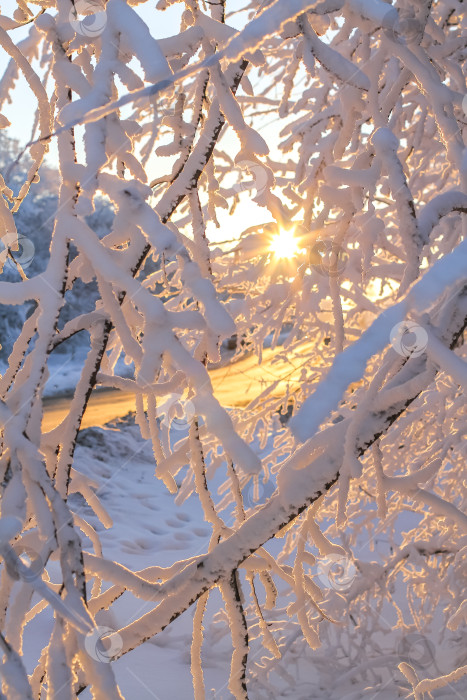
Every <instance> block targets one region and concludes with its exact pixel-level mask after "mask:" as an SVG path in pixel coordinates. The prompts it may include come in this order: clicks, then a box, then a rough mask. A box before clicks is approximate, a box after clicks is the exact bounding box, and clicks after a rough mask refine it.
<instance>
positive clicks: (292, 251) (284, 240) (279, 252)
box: [270, 228, 298, 258]
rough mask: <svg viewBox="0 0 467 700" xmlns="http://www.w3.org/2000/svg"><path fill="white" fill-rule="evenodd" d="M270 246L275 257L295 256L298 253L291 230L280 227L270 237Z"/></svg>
mask: <svg viewBox="0 0 467 700" xmlns="http://www.w3.org/2000/svg"><path fill="white" fill-rule="evenodd" d="M270 248H271V250H272V252H273V253H274V255H275V256H276V258H293V257H295V255H297V253H298V244H297V240H296V238H295V236H294V234H293V231H292V230H291V229H284V228H281V229H280V230H279V233H276V235H275V236H274V238H273V239H272V241H271V245H270Z"/></svg>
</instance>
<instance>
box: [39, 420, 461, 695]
mask: <svg viewBox="0 0 467 700" xmlns="http://www.w3.org/2000/svg"><path fill="white" fill-rule="evenodd" d="M177 437H181V434H180V431H177ZM271 446H272V440H270V441H269V443H268V444H267V445H266V447H265V448H264V450H263V451H260V450H259V448H258V446H256V450H257V451H258V452H260V453H261V456H263V457H264V454H265V452H267V451H268V450H269V449H271ZM74 468H75V469H76V470H77V471H78V472H81V473H83V474H86V475H88V476H89V477H90V478H91V479H93V480H94V481H95V482H97V484H98V486H97V489H95V491H96V494H97V496H98V497H99V499H100V501H101V503H102V505H103V506H104V507H105V509H106V510H107V512H108V514H109V515H110V517H111V518H112V520H113V526H112V527H110V528H109V529H105V528H104V527H103V525H102V524H101V523H100V521H99V520H98V518H97V516H96V515H95V513H94V512H93V511H92V509H91V508H90V507H89V506H88V505H87V503H86V502H85V501H84V499H83V497H82V496H81V495H80V494H78V493H76V494H72V495H71V496H70V506H71V507H72V509H73V511H74V512H75V513H76V514H77V515H79V516H80V517H81V518H83V519H85V520H86V521H87V522H88V523H90V524H91V525H92V526H93V527H94V528H95V529H96V531H97V532H98V534H99V538H100V541H101V543H102V547H103V556H104V557H106V558H107V559H109V560H114V561H117V562H119V563H121V564H123V565H125V566H127V567H128V568H130V569H131V570H133V571H138V570H141V569H144V568H146V567H148V566H153V565H157V566H164V567H165V566H170V565H172V564H173V563H174V562H176V561H177V560H183V559H186V558H189V557H193V556H196V555H198V554H202V553H205V552H206V551H207V550H208V546H209V541H210V535H211V526H210V525H208V524H206V523H205V522H204V520H203V513H202V509H201V506H200V503H199V500H198V497H197V495H196V494H195V495H192V496H190V497H189V498H188V499H187V500H186V501H185V502H184V503H182V504H181V505H177V504H175V501H174V496H173V495H171V494H170V493H169V492H168V490H167V489H166V488H165V486H164V484H163V483H162V482H161V481H159V480H158V479H156V478H155V476H154V469H155V464H154V457H153V453H152V448H151V444H150V442H149V441H145V440H143V439H142V438H141V436H140V434H139V428H138V426H137V425H135V423H134V417H133V416H131V415H130V416H127V417H126V418H125V419H119V420H117V421H115V422H113V423H111V424H108V425H106V426H105V427H103V428H97V427H95V428H88V429H86V430H83V431H82V432H81V434H80V437H79V445H78V447H77V450H76V456H75V463H74ZM224 479H225V474H224V473H223V471H222V469H220V470H218V472H217V474H216V475H215V477H214V478H213V479H212V480H211V481H210V485H211V488H212V492H213V493H216V492H217V488H218V487H219V486H220V485H221V483H222V482H223V481H224ZM178 483H181V479H180V480H179V481H178ZM273 488H274V485H273V483H272V482H271V483H268V484H266V486H262V487H261V488H260V492H259V496H260V501H261V500H264V499H265V498H267V497H268V496H269V495H270V494H271V493H272V491H273ZM219 500H220V498H219ZM247 501H248V502H249V504H250V505H254V504H253V496H252V494H249V497H248V498H247ZM223 517H224V519H225V521H226V524H227V525H230V524H232V519H230V520H229V517H230V518H231V516H229V510H228V509H227V510H226V511H224V512H223ZM82 541H83V545H84V549H85V550H87V551H93V550H92V547H91V542H90V540H89V539H88V538H86V537H84V536H83V539H82ZM267 549H268V550H269V551H270V552H271V553H272V554H277V551H278V550H279V549H280V545H279V544H278V542H271V543H269V544H268V546H267ZM276 550H277V551H276ZM361 554H362V557H363V558H366V559H369V560H371V559H374V558H375V555H376V552H375V551H373V552H369V551H366V553H364V552H363V551H362V552H361ZM56 566H57V564H56V563H55V562H51V564H50V566H48V570H49V573H51V574H52V575H53V571H54V567H56ZM57 580H58V579H57ZM318 583H319V581H318ZM277 585H278V589H279V598H278V605H277V607H276V609H275V610H274V611H272V612H270V613H268V612H265V617H266V619H267V620H268V623H269V625H270V629H271V631H272V633H273V635H274V636H275V637H276V639H278V640H279V639H280V638H282V639H283V634H284V632H285V629H284V627H283V624H282V623H281V622H280V620H284V619H287V614H286V608H287V606H288V605H289V604H290V603H291V602H292V600H293V599H292V598H291V596H290V589H289V588H288V587H287V585H286V584H284V583H283V582H281V581H278V582H277ZM259 593H261V592H260V591H259ZM328 594H329V595H331V596H334V599H333V600H334V601H335V603H333V605H335V608H334V612H335V615H333V617H337V618H339V616H340V613H339V610H340V612H341V613H342V619H343V620H344V619H345V618H346V616H345V612H344V607H343V598H342V597H340V598H339V595H338V593H335V592H334V591H328ZM260 598H261V595H260ZM339 600H340V605H339ZM154 605H155V604H154V603H151V602H144V601H141V600H138V599H136V598H135V597H134V596H133V595H132V594H129V593H125V595H124V596H122V597H121V598H120V599H119V600H117V601H116V603H115V604H114V605H113V606H112V612H111V613H110V612H108V611H102V612H101V613H99V614H98V615H97V623H98V625H100V626H105V627H108V628H111V629H115V630H117V629H119V628H121V627H124V626H126V625H127V624H129V623H130V622H132V621H133V620H135V619H137V618H139V617H140V616H141V615H142V614H144V613H145V612H148V611H149V610H151V609H152V608H153V607H154ZM193 613H194V606H192V608H191V609H190V610H188V611H187V612H186V613H184V614H183V615H182V616H181V617H180V618H179V619H178V620H176V621H175V622H173V623H172V624H171V625H170V626H169V627H168V628H166V630H164V631H163V632H162V633H160V634H159V635H157V637H155V638H153V639H152V640H150V641H148V642H146V643H145V644H144V645H142V646H141V647H139V648H137V649H135V650H134V651H132V652H130V653H129V654H127V655H125V656H123V657H122V658H120V659H119V660H118V661H116V662H113V667H114V671H115V674H116V677H117V680H118V683H119V686H120V688H121V691H122V693H123V695H124V697H125V698H126V700H154V699H155V700H173V699H174V698H176V699H177V700H190V699H191V698H193V689H192V682H191V673H190V645H191V633H192V622H193ZM278 620H279V622H278ZM51 623H52V620H51V616H50V614H49V613H48V612H45V613H41V614H40V615H38V616H37V618H36V619H35V620H34V621H33V622H32V625H34V629H35V631H36V634H35V635H33V639H32V641H31V637H30V636H29V635H28V638H27V641H26V644H25V658H26V659H29V663H30V668H31V669H32V668H33V667H34V665H35V663H36V660H37V657H38V655H39V652H40V649H41V647H42V645H43V640H44V639H45V638H47V635H48V634H49V633H50V630H51ZM248 623H249V632H250V648H251V651H250V656H249V673H250V674H252V673H253V676H254V677H252V678H251V679H250V681H249V683H250V695H249V697H250V700H269V699H270V698H288V699H289V700H312V699H314V698H323V700H338V699H339V700H342V698H345V700H356V699H357V698H361V697H365V698H369V699H372V700H394V699H395V698H396V697H406V696H407V695H406V693H405V691H403V690H402V688H400V685H401V681H402V676H401V675H400V674H399V672H398V671H397V664H398V663H399V661H400V659H398V658H397V656H396V657H394V656H393V657H390V658H389V657H388V658H389V660H385V659H384V658H383V659H381V661H379V660H378V659H377V658H376V661H377V663H376V664H375V670H376V671H377V673H378V674H379V673H381V677H382V678H383V677H384V680H383V682H382V683H380V684H377V685H378V686H379V687H378V688H375V686H374V685H373V684H371V683H370V684H367V685H366V687H365V685H362V684H361V683H358V684H356V685H354V683H355V679H352V677H351V674H352V670H353V669H354V667H355V659H358V660H359V663H360V662H361V661H362V659H361V658H360V659H359V655H358V650H354V651H352V650H351V649H350V650H349V658H348V659H342V658H341V659H336V658H335V656H334V647H333V643H334V642H335V638H334V637H333V635H336V634H337V635H345V634H346V633H347V632H346V628H347V622H345V623H344V626H343V627H339V629H336V628H335V629H333V630H331V632H330V634H329V635H324V637H323V640H322V641H323V646H322V647H321V648H320V649H319V650H317V651H314V652H313V651H311V650H310V649H309V648H308V647H306V645H305V644H304V643H303V641H302V634H301V630H300V628H299V626H298V624H297V622H296V621H294V620H293V618H292V619H291V620H290V621H289V622H288V623H287V625H288V627H287V634H288V640H287V649H286V651H285V654H284V657H283V660H282V661H281V662H280V663H276V662H275V661H272V662H271V664H270V666H271V671H272V673H271V675H270V679H269V681H268V679H267V677H266V674H265V669H264V662H263V661H262V657H263V655H264V650H263V649H262V648H261V646H260V644H259V639H258V628H257V623H256V622H255V623H254V624H253V620H252V619H250V618H249V619H248ZM348 624H349V625H350V623H348ZM204 626H205V641H204V644H203V654H202V656H203V663H204V673H205V683H206V698H207V699H208V700H214V699H215V700H231V699H232V697H233V696H232V695H231V693H230V692H229V690H228V687H227V685H228V673H229V667H230V653H231V642H230V636H229V631H228V627H227V624H226V619H225V617H224V615H223V612H222V601H221V597H220V594H219V592H218V591H217V590H214V591H213V592H212V593H211V595H210V599H209V604H208V608H207V613H206V617H205V623H204ZM389 629H390V625H389V624H388V632H389ZM381 642H382V644H381V648H383V649H384V647H385V643H386V645H387V644H388V639H386V640H381ZM422 651H424V650H423V649H422ZM379 654H380V651H379V650H375V657H378V655H379ZM366 660H367V659H366V658H365V659H364V661H366ZM357 665H358V663H357ZM389 667H392V670H391V671H390V672H388V668H389ZM448 667H449V664H447V668H448ZM334 669H335V670H334ZM426 670H427V669H425V671H426ZM432 670H433V675H436V673H437V671H438V670H439V669H438V668H436V669H432ZM428 672H429V671H428ZM329 673H331V678H332V680H331V682H329ZM323 674H324V675H323ZM349 674H350V676H349ZM325 678H326V679H327V680H324V679H325ZM385 686H386V687H385ZM324 688H326V689H324ZM449 692H451V691H449V689H448V694H446V690H444V691H442V692H441V694H439V695H436V694H435V696H434V697H438V698H448V697H453V698H456V697H462V695H461V696H459V695H458V693H457V692H455V691H453V693H454V694H452V695H449ZM81 698H82V700H90V698H91V693H90V691H89V689H87V690H86V691H84V692H83V693H82V694H80V700H81Z"/></svg>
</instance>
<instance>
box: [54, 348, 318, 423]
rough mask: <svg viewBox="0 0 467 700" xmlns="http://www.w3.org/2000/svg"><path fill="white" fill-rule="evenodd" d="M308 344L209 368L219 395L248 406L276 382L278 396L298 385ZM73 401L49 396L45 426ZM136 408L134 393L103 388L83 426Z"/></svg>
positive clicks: (223, 399) (231, 403)
mask: <svg viewBox="0 0 467 700" xmlns="http://www.w3.org/2000/svg"><path fill="white" fill-rule="evenodd" d="M307 348H308V344H307V343H304V344H303V346H301V352H300V357H297V353H296V352H295V353H294V354H293V355H292V356H291V357H290V358H284V355H283V353H282V352H280V350H281V349H280V348H279V349H276V350H271V349H269V348H266V349H265V350H264V351H263V361H262V363H261V365H259V364H258V359H257V356H256V355H255V354H251V355H248V356H247V357H244V358H242V359H241V360H239V361H238V362H231V363H229V364H227V365H223V366H221V367H217V368H215V369H212V370H211V371H210V377H211V381H212V384H213V387H214V393H215V396H216V398H217V399H218V400H219V401H220V403H221V404H222V405H223V406H246V405H247V404H249V403H250V402H251V401H252V400H253V399H255V398H256V397H257V396H258V395H259V394H260V393H261V392H262V391H264V389H266V388H267V387H268V386H270V385H271V384H273V383H275V382H277V384H276V386H275V387H274V389H273V392H272V393H273V394H274V395H275V396H281V395H283V394H285V393H286V390H287V385H289V387H290V388H292V389H293V388H294V387H295V386H298V383H299V380H300V373H301V365H302V364H303V361H304V358H305V357H306V352H307ZM69 404H70V399H68V398H58V399H46V402H45V410H44V419H43V427H44V428H45V430H47V431H48V430H52V429H53V428H55V427H56V426H57V425H58V424H59V423H60V422H61V421H62V420H63V418H64V417H65V415H66V412H67V411H68V408H69ZM134 410H135V397H134V394H133V393H131V392H125V391H117V390H101V391H97V392H94V393H93V395H92V397H91V399H90V401H89V404H88V408H87V410H86V413H85V415H84V420H83V428H89V427H91V426H96V425H105V424H106V423H108V422H110V421H112V420H115V419H116V418H121V417H123V416H126V415H127V414H128V413H129V412H130V411H134Z"/></svg>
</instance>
